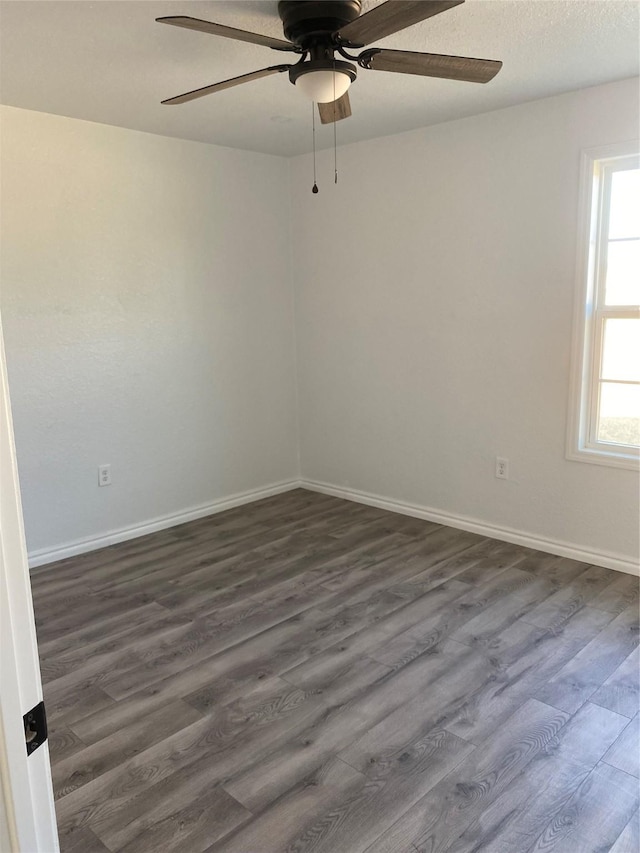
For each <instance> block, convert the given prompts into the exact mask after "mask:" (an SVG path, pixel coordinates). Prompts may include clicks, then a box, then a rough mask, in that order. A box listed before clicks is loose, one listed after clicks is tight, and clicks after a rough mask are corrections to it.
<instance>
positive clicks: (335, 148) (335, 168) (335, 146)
mask: <svg viewBox="0 0 640 853" xmlns="http://www.w3.org/2000/svg"><path fill="white" fill-rule="evenodd" d="M336 124H337V122H336V58H335V56H334V57H333V173H334V177H333V182H334V184H337V183H338V143H337V138H338V137H337V130H336Z"/></svg>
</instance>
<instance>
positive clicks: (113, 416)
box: [1, 107, 297, 551]
mask: <svg viewBox="0 0 640 853" xmlns="http://www.w3.org/2000/svg"><path fill="white" fill-rule="evenodd" d="M1 204H2V208H1V212H2V267H1V275H2V303H1V304H2V318H3V324H4V328H5V341H6V349H7V360H8V367H9V378H10V384H11V394H12V403H13V412H14V423H15V433H16V441H17V449H18V462H19V471H20V478H21V487H22V495H23V502H24V515H25V524H26V531H27V540H28V545H29V549H30V551H34V550H35V551H38V550H40V549H45V550H46V549H51V548H54V547H56V546H60V545H63V544H66V543H69V542H71V541H74V540H79V539H84V538H91V537H96V536H100V535H102V534H105V533H106V532H108V531H111V530H117V529H119V528H123V527H129V526H131V525H136V524H139V523H141V522H145V521H147V520H149V519H153V518H156V517H159V516H165V515H168V514H172V513H178V512H181V511H184V510H185V509H188V508H190V507H193V506H197V505H200V504H207V503H211V502H214V501H216V500H218V499H221V498H224V497H227V496H229V495H233V494H235V493H238V492H242V491H245V490H251V489H256V488H260V487H264V486H268V485H269V484H272V483H275V482H279V481H282V480H287V479H289V478H291V477H294V476H295V475H296V473H297V439H296V413H295V377H294V358H293V305H292V291H291V274H290V238H289V222H290V214H289V175H288V164H287V162H286V161H285V160H283V159H281V158H276V157H270V156H266V155H259V154H249V153H246V152H239V151H232V150H229V149H224V148H217V147H214V146H210V145H204V144H198V143H193V142H186V141H180V140H177V139H168V138H164V137H160V136H153V135H150V134H144V133H138V132H134V131H129V130H123V129H120V128H115V127H108V126H106V125H99V124H93V123H90V122H83V121H77V120H74V119H68V118H62V117H59V116H51V115H45V114H42V113H35V112H29V111H25V110H19V109H14V108H8V107H5V108H2V194H1ZM100 463H111V466H112V475H113V484H112V485H111V486H109V487H107V488H98V487H97V466H98V465H99V464H100Z"/></svg>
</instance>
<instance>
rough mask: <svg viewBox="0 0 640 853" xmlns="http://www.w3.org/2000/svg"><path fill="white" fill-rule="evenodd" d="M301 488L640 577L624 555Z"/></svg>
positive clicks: (316, 485) (340, 491)
mask: <svg viewBox="0 0 640 853" xmlns="http://www.w3.org/2000/svg"><path fill="white" fill-rule="evenodd" d="M299 485H300V486H301V487H302V488H303V489H308V490H309V491H312V492H321V493H322V494H323V495H333V497H336V498H344V499H345V500H348V501H355V502H356V503H363V504H368V505H369V506H375V507H379V508H380V509H387V510H389V511H390V512H398V513H401V514H402V515H410V516H413V517H414V518H424V519H425V520H426V521H433V522H435V523H436V524H444V525H446V526H447V527H455V528H458V529H460V530H467V531H469V532H470V533H479V534H480V536H488V537H490V538H491V539H499V540H501V541H503V542H512V543H513V544H514V545H523V546H524V547H526V548H535V549H536V550H537V551H544V552H545V553H547V554H557V555H558V556H559V557H569V558H571V559H572V560H580V561H582V562H584V563H589V564H590V565H596V566H604V568H606V569H615V571H618V572H626V573H627V574H630V575H640V566H639V565H638V563H637V562H634V560H633V559H631V558H629V557H627V556H625V555H623V554H616V553H606V552H603V551H592V550H589V549H587V548H582V547H581V546H579V545H574V544H571V543H569V542H560V541H557V540H555V539H545V538H543V537H541V536H535V535H533V534H531V533H526V532H525V531H522V530H514V529H513V528H511V527H498V526H496V525H494V524H488V523H487V522H485V521H481V520H480V519H477V518H469V517H468V516H464V515H454V514H452V513H448V512H442V511H440V510H437V509H433V508H432V507H427V506H420V505H419V504H409V503H403V502H402V501H396V500H391V499H389V498H384V497H381V496H380V495H374V494H371V493H369V492H361V491H359V490H358V489H349V488H342V487H340V486H333V485H331V484H330V483H321V482H316V481H314V480H302V481H301V482H300V484H299Z"/></svg>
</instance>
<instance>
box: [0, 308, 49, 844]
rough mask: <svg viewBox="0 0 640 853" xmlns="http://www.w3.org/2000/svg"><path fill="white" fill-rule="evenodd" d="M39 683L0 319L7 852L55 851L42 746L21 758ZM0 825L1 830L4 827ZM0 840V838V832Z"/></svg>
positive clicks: (0, 764)
mask: <svg viewBox="0 0 640 853" xmlns="http://www.w3.org/2000/svg"><path fill="white" fill-rule="evenodd" d="M41 700H42V681H41V678H40V663H39V659H38V645H37V640H36V626H35V619H34V613H33V601H32V597H31V582H30V578H29V567H28V562H27V549H26V544H25V536H24V525H23V519H22V503H21V501H20V487H19V483H18V467H17V463H16V451H15V444H14V439H13V424H12V420H11V405H10V401H9V386H8V379H7V369H6V360H5V352H4V342H3V336H2V324H1V321H0V798H1V799H2V802H1V803H0V820H3V821H4V823H5V827H3V833H2V834H3V835H4V837H5V838H6V836H7V835H8V837H9V840H10V841H9V843H10V848H9V850H10V851H11V853H18V851H20V853H58V851H59V849H60V848H59V845H58V831H57V827H56V815H55V807H54V800H53V785H52V781H51V765H50V761H49V744H48V742H47V741H45V743H43V744H42V746H40V747H38V749H36V750H35V751H34V752H32V753H31V755H29V756H27V750H26V747H25V737H24V726H23V716H24V714H26V713H27V712H28V711H30V710H31V708H33V707H34V706H35V705H37V704H38V703H39V702H40V701H41ZM4 830H6V832H4ZM0 838H2V835H0Z"/></svg>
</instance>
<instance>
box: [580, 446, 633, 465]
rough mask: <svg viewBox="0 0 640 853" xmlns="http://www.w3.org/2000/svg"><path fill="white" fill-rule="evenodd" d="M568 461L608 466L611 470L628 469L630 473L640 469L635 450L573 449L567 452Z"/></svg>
mask: <svg viewBox="0 0 640 853" xmlns="http://www.w3.org/2000/svg"><path fill="white" fill-rule="evenodd" d="M567 459H570V460H571V461H572V462H590V463H591V464H592V465H606V466H607V467H610V468H627V469H628V470H630V471H638V470H639V469H640V456H639V454H638V452H634V451H633V450H631V451H629V452H627V453H625V451H624V450H622V451H618V450H613V451H611V450H605V449H604V448H593V447H572V448H569V449H568V450H567Z"/></svg>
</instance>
